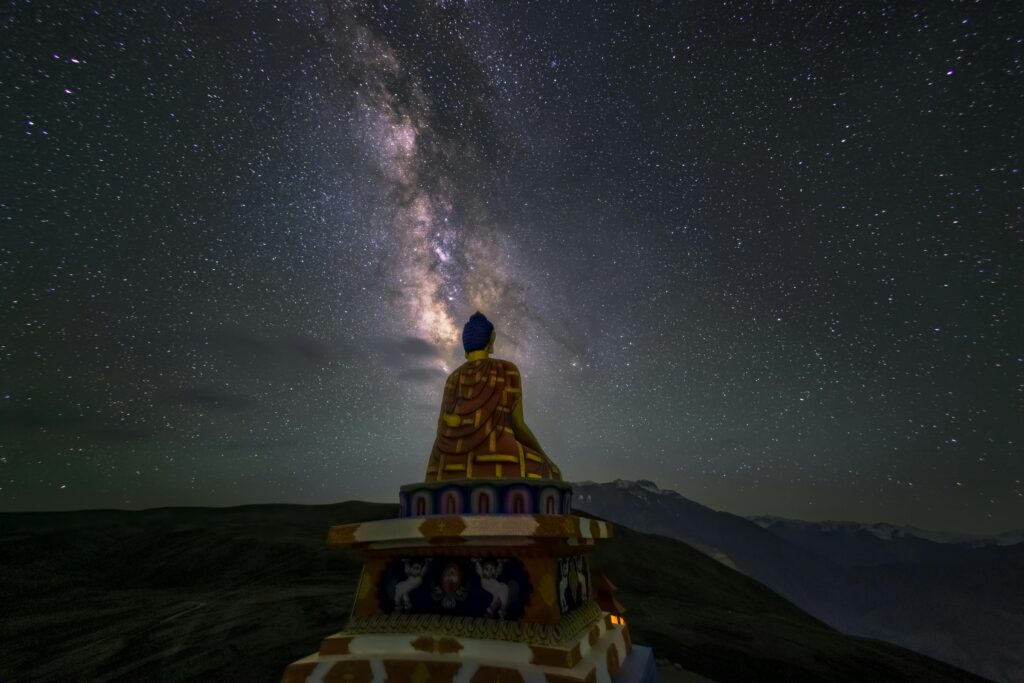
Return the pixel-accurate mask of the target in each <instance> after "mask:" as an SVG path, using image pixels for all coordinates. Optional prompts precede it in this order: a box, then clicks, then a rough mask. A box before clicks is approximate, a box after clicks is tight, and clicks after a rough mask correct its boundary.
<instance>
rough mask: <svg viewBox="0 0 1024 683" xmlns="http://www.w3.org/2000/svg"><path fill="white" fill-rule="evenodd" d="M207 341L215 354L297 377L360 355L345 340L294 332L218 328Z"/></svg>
mask: <svg viewBox="0 0 1024 683" xmlns="http://www.w3.org/2000/svg"><path fill="white" fill-rule="evenodd" d="M209 342H210V345H211V346H212V347H213V352H214V353H215V354H217V355H218V356H219V357H222V358H224V359H226V360H228V361H230V362H232V363H236V364H238V365H241V366H245V367H250V368H252V369H253V370H256V371H259V372H261V373H263V374H271V375H275V374H276V375H285V376H296V375H299V376H301V375H305V374H308V373H309V372H310V371H320V370H322V369H323V368H325V367H328V366H330V365H332V364H333V363H338V362H341V363H345V362H353V361H355V362H358V361H360V360H361V359H362V358H363V357H364V354H363V352H362V351H361V350H360V349H358V348H356V347H354V346H353V345H351V344H349V343H348V342H343V341H339V340H324V339H318V338H315V337H312V336H309V335H305V334H300V333H298V332H288V333H285V334H271V333H260V332H253V331H249V330H243V329H239V328H221V329H219V330H217V331H216V332H215V333H213V334H212V335H211V336H210V337H209Z"/></svg>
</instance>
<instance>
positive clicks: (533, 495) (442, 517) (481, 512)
mask: <svg viewBox="0 0 1024 683" xmlns="http://www.w3.org/2000/svg"><path fill="white" fill-rule="evenodd" d="M494 340H495V332H494V326H493V325H492V324H491V323H490V321H488V320H487V318H486V317H484V315H483V314H481V313H479V312H478V313H476V314H474V315H473V316H472V317H471V318H470V320H469V322H468V323H466V326H465V328H464V330H463V347H464V349H465V351H466V362H465V363H464V364H463V365H462V366H460V367H459V368H458V369H457V370H455V372H453V373H452V374H451V375H450V376H449V377H448V379H447V381H446V382H445V388H444V397H443V399H442V406H441V415H440V417H439V419H438V427H437V437H436V439H435V441H434V447H433V449H432V450H431V453H430V461H429V464H428V466H427V476H426V481H424V482H420V483H417V484H408V485H406V486H402V487H401V490H400V493H399V499H400V508H399V509H400V513H399V514H400V517H399V518H398V519H387V520H381V521H377V522H366V523H362V524H343V525H340V526H335V527H332V528H331V530H330V532H329V533H328V536H327V542H328V543H329V544H332V545H346V546H350V547H353V548H354V549H356V550H357V551H358V552H359V553H360V554H362V556H363V571H362V574H361V576H360V579H359V587H358V589H357V591H356V596H355V601H354V604H353V606H352V612H351V615H350V617H349V619H348V621H347V622H346V624H345V627H344V629H343V630H342V631H340V632H339V633H335V634H334V635H331V636H328V637H327V638H325V639H324V640H323V642H322V643H321V645H320V650H319V651H318V652H316V653H314V654H312V655H310V656H308V657H305V658H303V659H300V660H299V661H297V662H293V663H292V664H291V665H289V666H288V668H287V669H286V670H285V673H284V678H283V683H296V682H298V681H304V682H312V681H324V682H328V681H348V682H350V683H371V682H373V681H380V682H385V681H386V682H389V683H398V682H403V683H404V682H407V681H417V682H421V681H432V682H436V683H455V682H456V681H458V682H467V683H540V682H542V681H543V682H545V683H571V682H577V683H598V682H600V683H608V682H614V683H626V681H629V682H630V683H633V682H637V683H639V682H643V683H651V682H653V681H654V677H655V671H656V669H655V668H654V662H653V656H652V655H651V652H650V650H649V649H647V648H640V647H633V646H632V644H631V642H630V637H629V630H628V629H627V628H626V624H625V621H624V620H623V619H622V613H623V611H624V609H623V607H622V605H621V604H620V603H619V602H618V600H616V599H615V596H614V587H613V586H611V584H610V583H609V582H608V581H607V579H604V578H603V577H601V578H598V579H597V580H596V581H595V580H594V579H593V578H592V576H591V573H590V564H589V555H590V552H591V551H592V550H593V547H594V543H595V542H597V541H598V540H601V539H605V538H608V537H610V536H611V527H610V525H608V524H607V523H605V522H601V521H597V520H592V519H586V518H581V517H577V516H575V515H572V514H571V507H572V489H571V487H570V486H569V484H567V483H565V482H563V481H562V475H561V472H560V471H559V469H558V467H556V466H555V465H554V463H552V462H551V460H550V459H549V458H548V456H547V454H545V452H544V450H543V449H542V448H541V446H540V444H539V443H538V442H537V438H536V437H535V436H534V435H533V432H531V431H530V429H529V427H527V426H526V422H525V421H524V419H523V407H522V384H521V382H520V377H519V371H518V370H517V369H516V366H515V365H513V364H512V363H510V362H508V361H505V360H500V359H497V358H491V357H490V354H491V353H492V352H493V349H494Z"/></svg>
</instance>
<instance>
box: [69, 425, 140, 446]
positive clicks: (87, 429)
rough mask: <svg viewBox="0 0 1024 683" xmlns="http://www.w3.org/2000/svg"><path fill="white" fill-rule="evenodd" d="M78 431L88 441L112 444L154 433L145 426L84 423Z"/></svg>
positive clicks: (128, 441) (138, 439) (137, 439)
mask: <svg viewBox="0 0 1024 683" xmlns="http://www.w3.org/2000/svg"><path fill="white" fill-rule="evenodd" d="M79 433H80V434H81V435H82V437H84V438H86V439H88V440H90V441H94V442H97V443H112V444H120V443H130V442H133V441H141V440H143V439H147V438H149V437H151V436H153V435H154V434H155V432H154V431H153V430H152V429H148V428H145V427H131V426H113V425H85V426H82V427H81V429H80V430H79Z"/></svg>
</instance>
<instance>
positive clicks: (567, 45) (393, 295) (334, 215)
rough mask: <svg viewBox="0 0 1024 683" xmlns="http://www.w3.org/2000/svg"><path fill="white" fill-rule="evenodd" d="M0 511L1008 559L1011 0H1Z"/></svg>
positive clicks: (1017, 162)
mask: <svg viewBox="0 0 1024 683" xmlns="http://www.w3.org/2000/svg"><path fill="white" fill-rule="evenodd" d="M0 58H2V67H0V69H2V71H0V82H2V89H0V149H2V159H3V163H2V169H0V173H2V176H0V177H2V182H0V509H2V510H44V509H80V508H94V507H117V508H142V507H152V506H165V505H218V506H220V505H237V504H245V503H271V502H291V503H310V504H312V503H327V502H335V501H340V500H346V499H352V498H359V499H363V500H381V501H395V500H397V487H398V486H399V485H400V484H403V483H408V482H413V481H418V480H422V478H423V473H424V469H425V467H426V462H427V458H428V456H429V453H430V448H431V444H432V441H433V436H434V428H435V423H436V419H437V413H438V409H439V402H440V396H441V389H442V385H443V382H444V377H445V373H446V372H448V371H450V370H452V369H454V368H455V367H456V366H457V365H458V364H459V363H460V362H461V358H462V353H461V346H460V345H459V337H460V334H461V328H462V324H463V323H464V322H465V320H466V319H467V318H468V316H469V315H470V314H471V313H473V312H474V311H475V310H477V309H479V310H480V311H482V312H484V313H485V314H486V315H487V316H488V317H489V318H491V320H493V321H494V322H495V324H496V327H497V332H498V342H497V346H496V355H497V356H499V357H503V358H507V359H509V360H512V361H514V362H516V363H517V364H518V365H519V367H520V369H521V370H522V371H523V378H524V387H525V394H524V396H525V399H524V406H525V415H526V420H527V422H528V423H529V425H530V426H531V428H532V429H533V431H534V432H535V433H536V435H537V437H538V438H539V440H540V442H541V444H543V446H544V448H545V450H546V451H547V452H548V453H549V454H550V455H551V457H552V458H553V459H554V460H555V462H556V463H557V464H558V465H559V466H560V467H561V469H562V471H563V472H564V474H565V477H566V478H567V479H569V480H573V481H581V480H597V481H607V480H610V479H615V478H625V479H640V478H646V479H651V480H654V481H655V482H657V483H658V484H659V485H660V486H661V487H663V488H672V489H676V490H678V491H679V492H680V493H682V494H683V495H685V496H687V497H689V498H691V499H693V500H696V501H698V502H700V503H703V504H705V505H709V506H712V507H715V508H719V509H724V510H728V511H730V512H735V513H738V514H774V515H783V516H789V517H796V518H801V519H809V520H816V519H844V520H857V521H865V522H876V521H887V522H892V523H898V524H914V525H917V526H923V527H928V528H938V529H948V530H957V531H971V532H996V531H1002V530H1006V529H1009V528H1019V527H1021V526H1022V525H1024V483H1022V482H1024V279H1022V276H1024V172H1022V169H1024V159H1022V150H1024V123H1022V122H1024V104H1022V103H1024V97H1022V92H1024V88H1022V87H1021V86H1022V78H1024V3H1019V2H1016V1H1014V0H1010V1H1006V2H984V3H966V2H922V3H911V2H891V3H879V2H860V3H845V2H810V1H809V2H805V3H784V2H775V3H770V2H756V3H746V2H724V3H718V4H714V3H711V2H703V1H701V2H668V1H665V2H643V3H642V2H620V3H609V2H596V3H591V2H579V3H556V2H549V1H547V0H545V1H543V2H529V3H517V4H515V5H514V6H508V5H507V4H506V3H505V2H482V1H481V2H477V1H470V2H452V1H449V2H443V1H439V2H426V3H399V2H387V3H384V2H381V3H371V4H358V5H350V4H347V3H342V2H337V1H335V0H322V1H317V2H313V1H311V0H289V1H288V2H284V1H282V2H277V3H271V2H241V1H240V0H217V1H211V2H188V3H186V2H169V3H163V4H157V3H154V2H148V1H145V2H127V1H125V2H121V3H108V2H67V3H62V2H57V1H55V0H48V1H45V2H7V3H5V4H4V7H3V9H0Z"/></svg>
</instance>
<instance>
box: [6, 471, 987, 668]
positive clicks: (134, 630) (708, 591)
mask: <svg viewBox="0 0 1024 683" xmlns="http://www.w3.org/2000/svg"><path fill="white" fill-rule="evenodd" d="M595 486H598V485H595ZM611 488H612V490H616V491H621V492H622V493H623V495H624V496H626V497H627V498H626V499H628V497H630V496H632V494H631V493H630V492H628V491H626V490H620V489H617V488H616V487H615V486H614V485H612V486H611ZM627 488H629V487H627ZM590 490H592V491H593V492H594V493H597V494H600V491H601V488H600V487H598V488H593V489H590ZM584 495H586V494H584ZM637 495H643V496H649V495H651V494H650V493H649V492H646V491H644V492H642V493H640V494H637ZM664 499H665V500H670V499H669V497H667V496H666V497H665V498H664ZM595 500H596V498H593V497H592V499H591V503H593V502H595ZM623 500H625V499H623ZM636 500H639V498H637V499H636ZM671 500H672V501H674V502H673V504H672V505H673V507H671V508H666V509H665V510H663V511H662V513H664V514H661V515H658V514H655V517H658V516H662V517H663V516H665V515H669V516H671V515H672V514H674V513H672V512H668V511H669V510H673V511H676V512H678V513H679V519H684V518H687V517H691V516H693V515H694V514H703V513H701V512H700V511H701V510H704V511H707V512H708V513H710V517H711V519H713V520H717V521H718V522H720V526H719V529H720V533H721V537H722V538H726V537H733V536H735V534H736V533H737V532H736V531H735V530H736V529H744V530H746V531H747V532H748V533H749V537H748V538H749V539H750V542H751V543H752V544H754V545H755V547H756V548H757V549H759V550H761V551H770V550H771V549H772V547H773V546H772V545H771V543H774V544H775V546H774V547H776V548H778V547H779V546H787V545H789V544H788V543H787V542H785V541H781V540H779V539H777V538H776V537H774V536H773V535H772V534H771V533H770V532H768V531H766V530H764V529H761V528H760V527H758V526H757V525H755V524H753V523H751V522H749V521H747V520H743V519H740V518H736V517H733V516H731V515H723V514H722V513H714V512H712V511H708V510H707V508H701V507H700V506H697V505H696V504H695V503H691V502H690V501H686V500H685V499H682V498H679V497H678V496H676V497H672V498H671ZM643 507H644V506H643V505H641V506H640V508H643ZM638 509H639V508H638ZM397 513H398V506H397V505H381V504H377V503H361V502H349V503H342V504H338V505H316V506H312V505H247V506H243V507H235V508H161V509H154V510H142V511H138V512H128V511H121V510H88V511H81V512H60V513H0V567H3V572H2V575H3V580H2V581H0V605H2V606H3V608H4V609H3V612H2V614H3V617H2V618H0V681H3V682H4V683H28V682H32V683H46V682H49V681H54V682H60V683H67V682H72V681H75V682H77V681H82V682H85V681H88V682H89V683H135V682H137V681H149V682H152V683H179V682H180V683H185V682H186V681H224V682H225V683H227V682H231V681H246V682H250V681H277V680H280V676H281V673H282V672H283V671H284V667H285V666H286V665H287V664H288V663H289V662H292V661H294V660H296V659H298V658H300V657H303V656H305V655H308V654H309V653H311V652H314V651H315V650H316V649H317V647H318V646H319V644H320V641H321V639H322V638H324V637H325V636H327V635H329V634H331V633H335V632H337V631H339V630H341V628H342V627H343V625H344V623H345V621H346V619H347V617H348V613H349V610H350V607H351V604H352V598H353V594H354V592H355V589H356V585H357V581H358V576H359V570H360V568H361V564H360V562H359V560H358V559H357V557H356V556H355V555H354V553H352V552H351V551H349V550H347V549H342V548H337V547H329V546H327V544H326V543H325V536H326V532H327V529H328V528H329V527H330V526H332V525H334V524H339V523H342V522H357V521H369V520H373V519H384V518H388V517H394V516H396V515H397ZM772 539H775V540H774V541H773V540H772ZM790 547H791V548H792V553H793V555H792V557H810V558H813V555H811V554H809V553H806V552H805V551H803V550H800V549H799V548H796V547H795V546H790ZM734 556H735V557H736V558H740V561H741V563H743V564H747V563H748V562H749V559H750V557H752V556H753V555H752V554H747V553H742V552H737V553H734ZM822 566H824V565H822ZM592 567H593V568H594V571H596V572H600V573H604V574H606V575H607V576H609V577H610V578H611V579H612V581H613V582H614V583H615V584H616V585H617V587H618V589H619V592H618V595H619V598H620V599H621V600H622V602H623V603H624V604H625V605H626V608H627V611H626V613H625V618H626V620H627V622H628V623H629V625H630V631H631V633H632V634H633V638H634V640H636V641H637V642H639V643H643V644H647V645H652V646H653V647H654V650H655V656H656V657H657V658H658V659H659V660H661V661H662V674H663V675H662V680H663V681H664V683H671V682H672V681H682V680H685V681H697V680H701V681H713V682H714V681H717V682H718V683H730V682H732V681H757V682H758V683H771V682H773V681H779V682H782V681H785V682H786V683H812V682H816V681H830V682H831V683H845V682H847V681H848V682H850V683H862V682H863V681H872V682H873V683H874V682H877V681H904V682H906V681H922V682H927V683H953V682H963V683H974V682H978V683H981V682H982V680H983V679H981V678H979V677H977V676H975V675H973V674H971V673H968V672H966V671H963V670H961V669H957V668H954V667H953V666H950V665H948V664H945V663H942V662H939V661H936V660H935V659H931V658H928V657H926V656H923V655H920V654H918V653H916V652H911V651H909V650H906V649H904V648H901V647H898V646H896V645H891V644H889V643H885V642H881V641H879V640H873V639H865V638H858V637H853V636H847V635H843V634H841V633H839V632H837V631H836V630H834V629H832V628H830V627H829V626H827V625H825V624H823V623H822V622H821V621H819V620H817V619H815V618H813V617H811V616H809V615H808V614H806V613H804V612H802V611H801V610H799V609H798V608H797V607H795V606H794V605H793V604H792V603H790V602H787V601H786V600H785V599H783V598H782V597H780V596H779V595H778V594H776V593H774V592H772V591H771V590H769V589H768V588H766V587H765V586H764V585H763V584H762V583H759V582H758V581H755V580H753V579H751V578H749V577H748V576H744V575H743V574H741V573H739V572H736V571H733V570H732V569H730V568H729V567H727V566H725V565H724V564H723V563H721V562H715V561H713V560H711V559H709V558H708V557H706V556H705V555H704V554H702V553H701V552H698V551H697V550H694V549H693V548H691V547H690V546H688V545H687V544H685V543H681V542H679V541H675V540H672V539H669V538H664V537H660V536H655V535H650V534H645V533H639V532H636V531H631V530H630V529H627V528H622V527H619V528H617V529H616V530H615V536H614V538H612V539H611V540H610V541H608V542H606V543H602V544H600V545H599V546H598V548H597V550H596V551H595V556H594V560H593V564H592ZM666 660H669V661H671V662H674V663H676V664H677V665H681V666H682V667H685V669H686V670H687V671H689V672H695V673H684V672H679V671H677V670H676V668H675V667H672V666H665V665H664V662H665V661H666ZM695 674H696V675H695Z"/></svg>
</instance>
